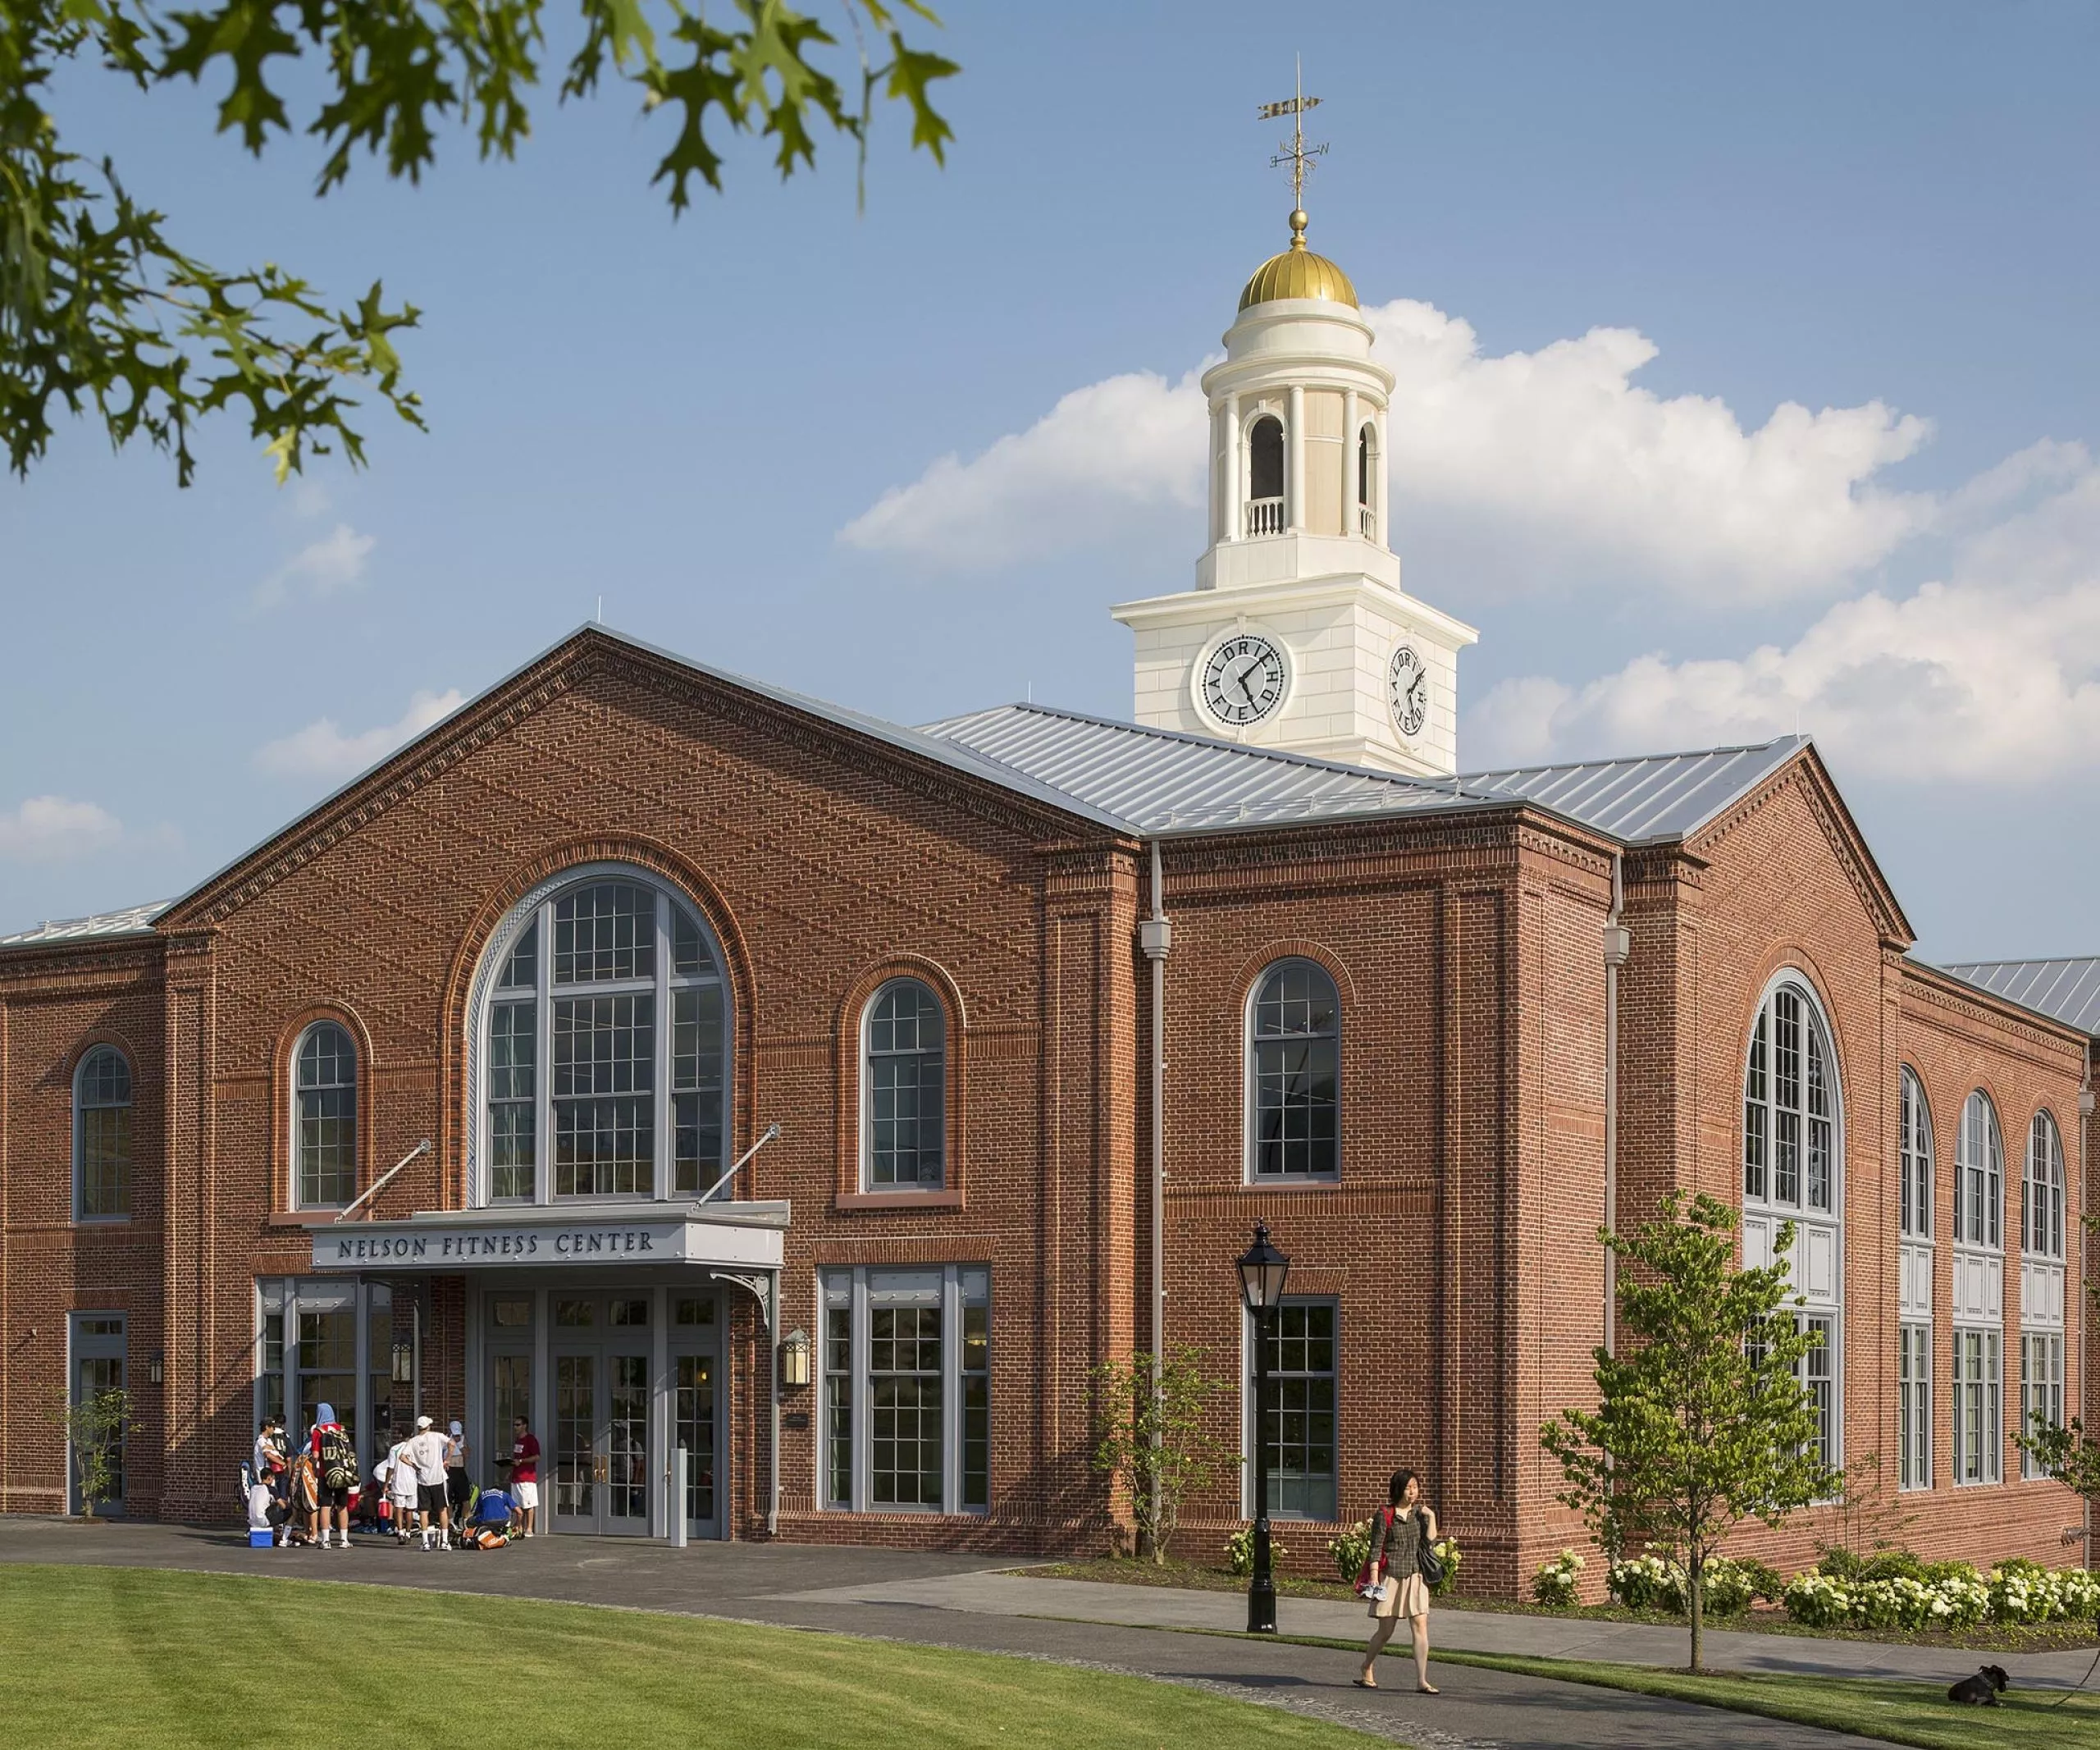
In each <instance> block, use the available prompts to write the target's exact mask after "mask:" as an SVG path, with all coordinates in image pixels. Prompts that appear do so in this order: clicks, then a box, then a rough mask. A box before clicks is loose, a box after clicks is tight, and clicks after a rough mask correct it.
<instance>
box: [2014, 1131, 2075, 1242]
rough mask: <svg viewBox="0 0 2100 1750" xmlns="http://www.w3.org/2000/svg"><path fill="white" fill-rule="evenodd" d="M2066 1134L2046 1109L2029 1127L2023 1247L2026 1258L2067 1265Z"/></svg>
mask: <svg viewBox="0 0 2100 1750" xmlns="http://www.w3.org/2000/svg"><path fill="white" fill-rule="evenodd" d="M2069 1209H2070V1199H2069V1196H2068V1193H2067V1189H2066V1183H2065V1172H2064V1140H2063V1133H2062V1132H2061V1131H2059V1130H2058V1129H2057V1121H2056V1119H2055V1118H2054V1117H2052V1116H2050V1114H2049V1113H2048V1111H2047V1110H2046V1109H2044V1110H2043V1111H2040V1112H2038V1113H2035V1114H2034V1122H2032V1123H2030V1124H2029V1126H2028V1127H2027V1170H2026V1172H2025V1173H2023V1174H2022V1175H2021V1195H2020V1250H2021V1253H2022V1254H2023V1255H2024V1256H2025V1257H2029V1258H2037V1259H2048V1261H2049V1262H2050V1263H2063V1261H2064V1252H2065V1245H2066V1241H2065V1237H2064V1231H2065V1227H2066V1215H2067V1214H2068V1213H2069Z"/></svg>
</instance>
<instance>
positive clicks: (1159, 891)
mask: <svg viewBox="0 0 2100 1750" xmlns="http://www.w3.org/2000/svg"><path fill="white" fill-rule="evenodd" d="M1138 942H1139V946H1140V947H1141V948H1144V956H1145V958H1146V959H1148V961H1150V962H1152V1390H1153V1400H1154V1401H1155V1402H1157V1399H1158V1397H1159V1393H1160V1388H1161V1369H1162V1368H1163V1367H1164V1366H1165V1364H1166V956H1167V952H1168V950H1169V949H1171V948H1172V947H1173V946H1174V926H1173V925H1171V924H1170V923H1169V922H1167V921H1166V875H1165V874H1164V873H1163V872H1162V870H1161V868H1160V862H1159V841H1158V840H1157V838H1155V839H1153V842H1152V916H1150V917H1148V918H1146V919H1145V920H1144V921H1143V922H1141V923H1140V924H1139V925H1138ZM1159 1443H1160V1429H1159V1427H1158V1425H1157V1419H1155V1421H1154V1424H1153V1447H1154V1449H1155V1451H1154V1460H1155V1461H1154V1463H1153V1474H1152V1475H1153V1484H1152V1496H1153V1498H1152V1523H1153V1525H1154V1526H1157V1524H1159V1466H1158V1464H1157V1447H1158V1446H1159Z"/></svg>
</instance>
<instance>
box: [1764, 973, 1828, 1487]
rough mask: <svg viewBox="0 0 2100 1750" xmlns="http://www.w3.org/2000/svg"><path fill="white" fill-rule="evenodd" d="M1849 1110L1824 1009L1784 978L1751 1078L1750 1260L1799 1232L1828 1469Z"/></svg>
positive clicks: (1799, 1287)
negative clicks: (1788, 1230) (1788, 1231)
mask: <svg viewBox="0 0 2100 1750" xmlns="http://www.w3.org/2000/svg"><path fill="white" fill-rule="evenodd" d="M1842 1110H1843V1107H1842V1101H1841V1100H1840V1099H1839V1097H1838V1061H1837V1056H1836V1053H1834V1052H1833V1049H1832V1048H1831V1043H1830V1028H1829V1024H1828V1022H1827V1021H1825V1020H1824V1014H1823V1005H1822V1003H1820V1002H1819V1000H1818V999H1817V998H1816V995H1815V991H1814V990H1813V989H1810V985H1809V984H1808V981H1807V980H1806V979H1805V978H1803V977H1802V976H1801V975H1800V974H1799V973H1796V972H1787V973H1783V974H1781V975H1780V976H1778V978H1776V979H1774V980H1773V982H1772V985H1771V986H1770V988H1769V989H1768V990H1767V991H1766V992H1765V994H1764V1001H1763V1002H1762V1003H1760V1004H1759V1005H1758V1009H1757V1018H1756V1019H1755V1021H1753V1022H1752V1023H1751V1032H1750V1050H1749V1053H1748V1056H1747V1060H1746V1064H1745V1067H1744V1071H1743V1126H1742V1162H1743V1168H1742V1183H1743V1199H1742V1200H1743V1224H1742V1225H1743V1255H1744V1261H1745V1262H1746V1263H1757V1264H1764V1263H1770V1262H1772V1261H1773V1260H1774V1256H1775V1250H1774V1248H1775V1245H1776V1242H1777V1241H1778V1234H1779V1231H1780V1229H1781V1228H1782V1227H1783V1226H1784V1225H1785V1224H1786V1223H1787V1222H1792V1223H1794V1224H1795V1236H1794V1250H1793V1251H1792V1253H1791V1254H1788V1255H1787V1259H1786V1263H1787V1270H1788V1273H1789V1275H1790V1277H1791V1280H1792V1284H1793V1286H1794V1288H1795V1290H1796V1292H1797V1293H1798V1294H1799V1295H1800V1296H1801V1302H1802V1306H1801V1312H1800V1313H1799V1314H1798V1315H1797V1316H1798V1317H1799V1318H1800V1319H1801V1324H1802V1326H1803V1327H1804V1328H1805V1329H1806V1330H1808V1331H1810V1332H1814V1333H1815V1335H1817V1336H1819V1337H1820V1338H1821V1339H1822V1341H1821V1343H1820V1345H1819V1346H1818V1347H1816V1348H1815V1349H1812V1350H1810V1351H1809V1352H1808V1354H1807V1355H1806V1356H1805V1357H1804V1358H1803V1359H1802V1364H1801V1383H1802V1384H1803V1385H1804V1386H1806V1387H1807V1389H1808V1393H1809V1397H1810V1402H1811V1403H1812V1404H1813V1405H1814V1407H1815V1416H1816V1423H1817V1428H1818V1438H1817V1445H1818V1446H1819V1452H1820V1456H1821V1457H1822V1459H1823V1461H1824V1463H1825V1464H1830V1465H1833V1466H1834V1465H1838V1464H1842V1463H1843V1462H1844V1451H1843V1447H1844V1437H1843V1435H1844V1427H1843V1415H1842V1405H1843V1403H1844V1378H1843V1372H1844V1369H1843V1356H1844V1259H1845V1246H1844V1189H1843V1186H1842V1185H1841V1184H1840V1183H1839V1171H1840V1163H1841V1162H1842V1159H1843V1154H1842V1144H1843V1136H1842Z"/></svg>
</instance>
